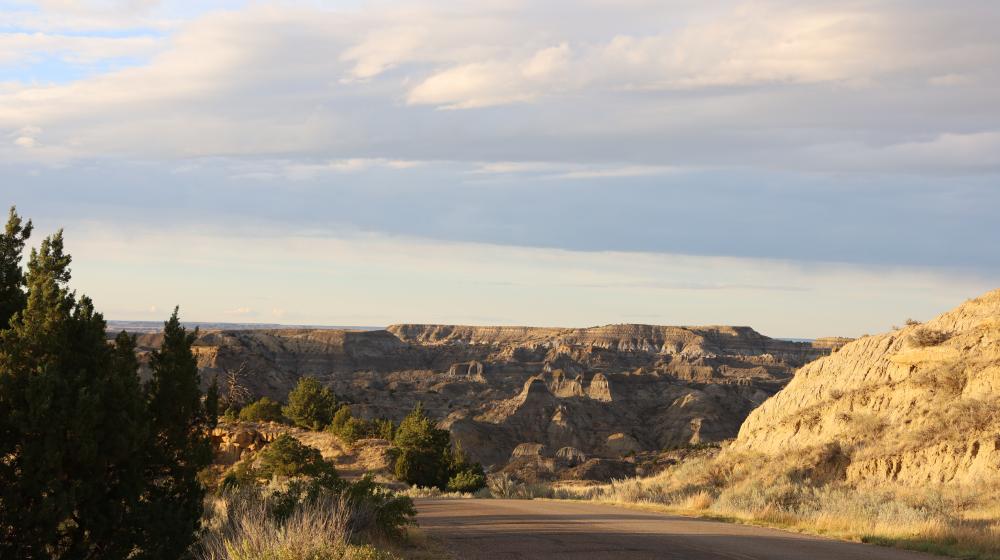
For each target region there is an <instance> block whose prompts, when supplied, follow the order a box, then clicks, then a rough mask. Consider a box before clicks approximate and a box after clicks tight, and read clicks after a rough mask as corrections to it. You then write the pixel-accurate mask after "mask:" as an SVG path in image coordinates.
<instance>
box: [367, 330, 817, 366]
mask: <svg viewBox="0 0 1000 560" xmlns="http://www.w3.org/2000/svg"><path fill="white" fill-rule="evenodd" d="M386 330H387V331H388V332H390V333H392V334H394V335H396V336H397V337H398V338H399V339H400V340H402V341H404V342H408V343H411V344H430V345H447V344H458V345H491V346H504V345H517V346H545V347H549V348H562V349H563V351H565V350H567V349H573V348H596V349H602V350H613V351H619V352H630V353H631V352H641V353H647V354H669V355H699V356H705V355H709V356H712V355H758V354H772V355H775V356H779V355H780V356H786V355H793V356H800V355H802V354H808V355H809V356H811V357H818V356H820V355H824V354H825V350H827V349H829V348H834V347H836V344H837V343H836V339H823V343H822V344H820V345H814V344H813V343H809V342H793V341H785V340H778V339H773V338H770V337H767V336H764V335H762V334H760V333H759V332H757V331H755V330H754V329H752V328H750V327H739V326H719V325H708V326H696V327H676V326H662V325H643V324H617V325H605V326H600V327H588V328H554V327H552V328H550V327H521V326H510V327H478V326H468V325H413V324H402V325H391V326H389V327H388V328H387V329H386ZM806 361H808V360H806Z"/></svg>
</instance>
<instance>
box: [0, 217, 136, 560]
mask: <svg viewBox="0 0 1000 560" xmlns="http://www.w3.org/2000/svg"><path fill="white" fill-rule="evenodd" d="M11 216H12V219H11V222H9V223H8V227H7V232H6V233H5V235H4V239H3V245H4V256H3V257H4V261H3V264H4V266H7V265H9V264H11V263H14V262H16V261H15V260H14V259H15V255H14V254H13V251H14V250H16V249H17V248H18V247H20V246H23V240H24V239H26V238H27V232H30V224H29V225H28V226H20V225H18V224H17V223H15V222H18V221H19V219H15V217H16V215H15V214H14V213H13V212H12V214H11ZM12 223H13V225H12ZM12 239H13V240H14V241H13V242H12ZM70 262H71V259H70V257H69V255H67V254H65V253H64V251H63V238H62V232H61V231H60V232H58V233H56V234H55V235H53V236H51V237H49V238H47V239H45V240H44V241H43V242H42V244H41V247H40V248H39V249H38V250H37V251H32V253H31V257H30V260H29V263H28V273H27V275H26V277H25V279H26V282H27V287H28V292H27V295H26V298H25V299H24V300H23V301H24V303H23V306H22V307H21V308H14V306H8V307H6V308H5V310H6V312H9V313H10V316H13V320H12V321H11V322H10V328H9V329H8V330H6V331H3V332H2V334H0V557H3V558H7V557H10V558H124V557H126V556H127V555H128V554H130V553H131V552H133V551H134V549H135V545H134V542H135V541H134V536H135V531H134V529H133V527H132V525H131V524H130V522H131V521H132V519H133V517H132V515H131V513H132V512H133V511H134V508H135V505H136V503H137V498H138V495H139V492H140V491H141V488H142V486H143V480H142V476H141V475H142V471H141V468H138V467H139V464H138V462H139V461H141V453H137V452H138V451H140V450H141V445H142V442H143V441H144V439H145V438H144V426H143V416H144V414H143V412H144V406H143V404H144V403H143V401H142V395H141V393H140V390H139V384H138V378H137V374H136V369H135V365H136V364H135V358H134V355H131V353H132V352H133V350H134V349H133V347H132V346H131V345H129V344H128V343H127V342H126V341H124V340H120V341H119V344H117V345H116V346H115V347H114V348H112V347H110V346H109V345H108V344H107V341H106V336H105V327H106V325H105V322H104V319H103V317H102V316H101V315H100V314H99V313H97V312H96V311H95V310H94V306H93V304H92V302H91V301H90V300H89V299H88V298H86V297H81V298H79V299H77V298H76V295H75V294H74V293H72V292H70V291H69V288H68V286H67V284H68V282H69V280H70V270H69V264H70ZM12 270H13V269H8V270H5V271H4V279H5V281H8V280H10V279H11V278H13V279H14V282H13V283H8V284H7V285H6V286H5V289H6V288H13V290H12V291H8V293H15V292H18V290H19V288H18V286H17V284H18V280H17V278H18V275H17V274H15V273H13V272H12ZM15 295H16V294H15ZM5 303H10V301H5ZM125 353H130V355H129V356H128V357H127V358H126V357H124V354H125Z"/></svg>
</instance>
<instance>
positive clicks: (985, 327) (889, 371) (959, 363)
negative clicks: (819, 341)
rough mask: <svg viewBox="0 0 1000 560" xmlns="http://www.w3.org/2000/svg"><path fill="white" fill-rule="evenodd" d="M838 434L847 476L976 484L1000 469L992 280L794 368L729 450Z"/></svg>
mask: <svg viewBox="0 0 1000 560" xmlns="http://www.w3.org/2000/svg"><path fill="white" fill-rule="evenodd" d="M829 444H836V445H837V446H839V447H840V448H842V449H843V450H845V452H846V456H847V460H846V461H844V463H843V465H842V472H841V476H842V477H843V478H846V480H847V481H848V482H853V483H860V482H870V483H878V482H882V481H897V482H899V483H902V484H907V485H914V486H919V485H921V484H926V483H932V484H937V483H959V484H963V483H964V484H975V483H977V482H984V481H987V480H989V479H995V478H996V477H997V473H998V472H1000V290H996V291H992V292H989V293H987V294H985V295H983V296H982V297H979V298H976V299H973V300H970V301H968V302H966V303H964V304H963V305H961V306H959V307H957V308H956V309H954V310H952V311H949V312H947V313H944V314H942V315H940V316H939V317H937V318H935V319H933V320H931V321H928V322H926V323H923V324H908V325H906V326H905V327H903V328H900V329H897V330H894V331H893V332H890V333H886V334H881V335H877V336H866V337H864V338H860V339H858V340H855V341H853V342H851V343H849V344H847V345H845V346H843V347H842V348H841V349H840V350H838V351H837V352H836V353H834V354H832V355H830V356H827V357H823V358H820V359H818V360H816V361H814V362H812V363H809V364H808V365H806V366H805V367H803V368H801V369H800V370H799V371H798V372H797V373H796V374H795V376H794V378H793V379H792V380H791V382H790V383H788V385H787V386H786V387H785V388H784V389H782V390H781V391H780V392H778V393H777V394H776V395H775V396H773V397H771V398H770V399H768V400H767V401H765V402H764V403H763V404H762V405H761V406H760V407H759V408H757V409H756V410H754V411H753V412H752V413H751V414H750V415H749V417H748V418H747V420H746V422H744V424H743V426H742V427H741V428H740V431H739V437H738V438H737V439H736V441H735V442H734V444H733V446H732V448H733V449H734V450H737V451H738V450H744V451H754V452H763V453H767V454H772V455H775V456H778V455H785V454H789V453H794V452H795V451H796V450H806V449H808V448H814V447H816V446H823V445H829Z"/></svg>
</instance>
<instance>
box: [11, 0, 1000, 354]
mask: <svg viewBox="0 0 1000 560" xmlns="http://www.w3.org/2000/svg"><path fill="white" fill-rule="evenodd" d="M998 28H1000V4H997V3H996V2H995V1H993V0H957V1H954V2H940V1H938V0H864V1H862V0H837V1H832V0H830V1H819V0H797V1H795V2H788V1H768V0H759V1H721V0H699V1H679V0H658V1H646V0H615V1H611V0H574V1H572V2H569V1H560V0H555V1H546V2H538V1H523V2H522V1H519V0H503V1H495V0H484V1H477V2H452V1H449V0H434V1H430V0H403V1H394V0H382V1H372V2H368V1H363V0H351V1H343V2H318V1H304V0H303V1H292V0H289V1H283V2H267V3H265V2H244V1H228V2H209V1H200V2H158V1H155V0H126V1H120V2H115V1H108V0H89V1H88V0H85V1H76V0H45V1H41V2H22V1H13V2H12V1H8V0H0V202H7V203H8V204H16V205H17V207H18V209H19V211H20V213H21V214H23V215H25V216H27V217H30V218H32V219H33V220H34V222H35V223H36V225H37V226H38V230H37V231H38V233H39V234H42V233H44V232H50V231H54V230H55V229H57V228H60V227H61V228H65V232H66V237H67V246H68V249H69V250H70V251H71V252H72V254H73V255H74V259H75V263H74V267H73V272H74V282H73V286H74V287H75V288H76V289H77V290H79V291H80V292H82V293H86V294H88V295H90V296H91V297H92V298H94V300H95V302H96V304H97V305H98V307H99V308H100V309H102V310H103V311H104V312H105V315H106V316H107V317H108V318H111V319H120V320H159V319H163V318H164V317H165V316H166V315H167V314H169V312H170V309H172V308H173V306H174V305H180V306H181V314H182V318H184V319H186V320H191V321H226V322H264V323H275V322H276V323H286V324H317V325H321V324H334V325H367V326H379V325H387V324H390V323H398V322H421V323H470V324H529V325H545V326H581V327H582V326H591V325H600V324H608V323H622V322H634V323H654V324H671V325H701V324H737V325H750V326H753V327H754V328H756V329H758V330H760V331H761V332H763V333H765V334H768V335H771V336H779V337H803V338H807V337H818V336H827V335H844V336H857V335H860V334H864V333H868V332H880V331H884V330H887V329H889V328H891V326H892V325H893V324H901V323H902V322H903V321H905V320H906V319H907V318H910V317H912V318H915V319H918V320H920V319H928V318H931V317H933V316H934V315H936V314H938V313H940V312H942V311H945V310H947V309H949V308H951V307H954V306H955V305H958V304H960V303H961V302H962V301H964V300H965V299H968V298H971V297H975V296H977V295H979V294H981V293H982V292H985V291H987V290H990V289H995V288H998V287H1000V250H998V245H1000V243H998V242H1000V219H998V216H1000V211H998V209H1000V34H998V33H997V32H996V30H997V29H998ZM35 241H36V242H37V239H36V240H35Z"/></svg>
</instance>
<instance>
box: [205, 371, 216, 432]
mask: <svg viewBox="0 0 1000 560" xmlns="http://www.w3.org/2000/svg"><path fill="white" fill-rule="evenodd" d="M205 414H206V416H207V417H208V427H209V428H214V427H215V426H217V425H218V424H219V379H218V378H217V377H213V378H212V384H211V385H209V386H208V391H206V392H205Z"/></svg>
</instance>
